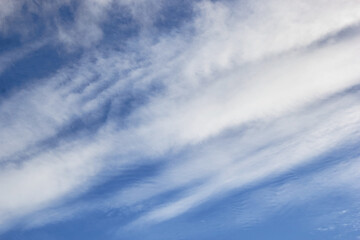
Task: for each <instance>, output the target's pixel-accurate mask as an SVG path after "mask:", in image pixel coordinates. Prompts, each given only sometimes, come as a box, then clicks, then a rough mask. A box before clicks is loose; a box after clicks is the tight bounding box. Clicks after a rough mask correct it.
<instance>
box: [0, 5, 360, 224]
mask: <svg viewBox="0 0 360 240" xmlns="http://www.w3.org/2000/svg"><path fill="white" fill-rule="evenodd" d="M3 2H4V3H3V4H4V6H6V7H5V8H4V9H3V10H1V11H0V17H1V18H2V19H4V22H6V24H7V25H9V26H14V31H19V32H23V30H22V28H23V27H24V26H22V25H21V24H19V19H22V20H21V21H23V20H24V19H25V20H26V17H27V16H21V14H20V11H21V8H22V7H24V6H27V7H28V10H27V11H28V12H29V13H34V14H37V15H39V16H40V17H41V18H44V19H47V20H48V21H49V22H45V25H49V26H50V27H49V26H43V28H44V29H45V30H44V31H45V32H46V34H45V35H46V36H49V39H55V41H56V43H55V45H58V44H59V43H60V45H61V46H62V47H61V49H62V50H64V52H66V51H65V50H71V51H77V50H79V49H84V48H85V49H87V50H86V52H85V53H83V54H82V55H81V57H80V58H79V59H78V60H76V61H75V62H72V63H69V64H67V65H65V66H64V67H61V68H59V69H58V70H57V71H56V72H53V73H51V74H50V75H49V76H48V77H46V78H44V79H42V80H41V81H40V82H41V84H38V82H36V83H33V84H29V85H27V86H26V88H19V89H17V90H16V91H14V93H12V94H11V95H10V96H8V97H6V98H4V99H3V100H2V101H1V103H0V161H1V162H0V164H1V165H0V166H1V168H0V196H1V198H0V216H1V217H0V224H1V225H2V226H3V228H6V227H7V226H10V225H11V224H12V223H14V222H17V221H20V220H21V219H26V217H27V216H37V217H38V221H37V220H36V218H35V220H34V222H35V224H33V225H42V224H44V223H46V222H48V221H57V220H59V219H60V220H61V219H67V218H69V217H72V216H73V214H72V213H74V212H83V211H92V210H93V209H97V208H101V207H102V206H105V205H106V206H107V207H110V208H120V207H128V208H134V209H135V208H136V205H137V204H139V203H145V202H147V201H149V200H150V199H153V198H156V197H159V196H161V195H162V194H164V193H168V192H171V191H179V194H178V195H177V196H176V197H174V198H169V199H165V200H162V201H160V202H157V203H156V204H149V205H147V206H148V208H147V209H142V210H141V214H142V215H141V216H140V217H139V218H138V219H137V220H136V221H135V222H134V223H135V225H136V224H138V223H157V222H161V221H164V220H167V219H170V218H174V217H177V216H179V215H181V214H183V213H185V212H187V211H189V210H191V209H192V208H194V207H196V206H199V205H200V204H201V203H203V202H205V201H208V200H211V199H214V198H215V197H216V196H218V195H224V196H225V195H226V194H229V193H230V192H232V191H239V190H241V189H244V188H245V187H248V186H252V185H256V184H259V183H261V182H264V181H265V180H268V179H271V178H273V177H275V176H279V175H281V174H284V173H286V172H288V171H290V170H293V169H296V168H298V167H300V166H304V165H305V164H309V163H312V162H314V161H316V159H317V157H318V156H319V155H321V154H324V153H326V152H328V151H329V149H332V148H335V147H337V146H339V145H341V144H344V143H347V142H348V141H350V140H352V139H353V138H357V137H358V134H359V127H360V126H359V118H360V112H359V109H358V107H357V102H358V101H359V99H358V98H357V96H356V94H354V92H356V90H354V89H352V88H354V86H356V85H357V84H359V77H360V70H359V68H358V64H357V63H358V62H359V60H360V59H359V56H360V47H359V46H358V42H359V34H358V27H357V24H358V22H359V20H360V12H359V7H358V2H357V1H347V2H343V1H332V2H328V1H317V2H313V1H293V2H286V1H278V0H271V1H241V2H236V1H224V2H220V1H215V2H213V1H199V2H194V3H192V9H193V14H194V16H193V18H191V21H184V22H183V23H182V24H181V25H180V26H176V28H174V29H171V31H169V32H166V33H161V32H156V31H154V33H153V32H152V30H154V29H156V21H157V19H158V15H159V13H160V12H161V11H163V10H164V8H166V7H167V6H168V5H167V4H166V3H164V2H163V1H156V2H155V1H125V0H124V1H120V0H119V1H114V0H106V1H99V0H97V1H95V0H87V1H81V2H79V3H78V4H74V3H73V2H70V1H69V2H59V1H55V2H51V3H47V2H46V3H43V4H42V3H38V4H36V1H33V2H31V1H19V2H17V3H16V4H15V3H12V2H7V1H3ZM186 4H189V3H186ZM61 11H65V12H61ZM59 14H60V15H59ZM61 14H68V15H69V16H67V17H68V18H69V19H70V20H68V21H69V22H64V21H62V20H61ZM111 14H115V15H116V14H118V15H119V16H120V15H121V14H122V15H121V16H120V17H119V18H122V17H124V16H126V17H124V19H125V18H126V19H130V20H128V21H131V24H132V25H131V27H132V31H134V32H137V34H134V35H133V36H131V37H127V36H124V39H125V41H120V40H119V43H116V41H114V40H113V39H112V40H111V41H110V40H108V39H107V38H106V37H107V35H106V34H108V33H107V32H106V31H105V30H104V28H105V25H106V24H107V23H108V22H107V21H109V16H112V15H111ZM52 15H54V16H52ZM334 15H336V16H337V17H336V18H334ZM49 19H50V20H49ZM124 19H122V20H124ZM33 24H34V23H32V22H31V23H29V26H30V27H29V28H30V30H29V31H31V29H32V28H36V27H34V26H33ZM116 24H117V23H115V24H113V25H109V26H111V27H114V29H115V30H114V31H121V27H119V28H116ZM51 27H54V29H52V28H51ZM5 28H6V27H5V25H4V26H3V24H2V25H1V30H2V33H3V34H5V35H6V34H9V31H10V30H8V29H5ZM17 28H18V29H17ZM139 29H140V30H139ZM27 32H28V31H27ZM26 41H29V42H30V43H29V45H28V46H30V47H24V48H23V49H22V50H21V51H20V50H19V51H16V50H15V51H13V52H7V53H4V55H3V56H2V58H0V63H4V64H2V66H0V73H1V70H3V69H5V68H6V66H7V65H8V64H9V63H10V62H11V63H12V62H16V61H17V60H18V59H21V58H22V57H23V56H24V55H25V54H26V53H28V52H29V51H31V50H32V49H34V48H36V47H38V46H39V45H41V44H40V43H36V44H33V43H31V41H30V40H26ZM107 41H110V42H111V44H112V45H109V44H108V43H109V42H107ZM101 43H102V44H103V45H102V44H101ZM351 89H352V90H351ZM155 163H161V164H162V167H161V170H160V172H159V173H158V174H157V175H155V176H152V177H151V178H150V179H149V178H146V177H143V178H142V176H139V178H140V180H139V182H138V183H136V184H133V185H131V186H129V187H128V188H122V189H121V190H116V191H112V192H110V193H109V195H108V196H107V197H105V198H104V199H101V200H96V201H95V202H94V201H93V200H92V201H89V202H87V201H86V200H81V201H84V202H85V203H84V206H86V207H76V206H78V205H76V204H75V205H69V206H67V204H66V203H67V201H68V200H69V199H76V197H79V198H81V195H82V194H83V193H85V192H86V191H89V190H90V189H92V187H93V186H95V185H96V184H100V183H102V182H103V181H106V180H107V179H108V178H109V177H110V176H114V175H121V174H123V171H122V169H124V168H125V167H129V166H142V165H145V164H155ZM349 169H350V168H349ZM330 171H331V173H328V172H325V173H321V174H322V175H327V174H329V175H331V174H332V173H333V170H330ZM346 171H348V170H346ZM341 172H343V171H342V170H341ZM322 175H319V178H321V176H322ZM349 176H350V174H349ZM352 176H353V177H354V178H353V177H351V179H355V178H358V176H357V174H356V173H354V174H352ZM315 178H316V177H315ZM316 181H317V180H316ZM316 181H315V182H316ZM349 181H351V180H349ZM311 184H314V183H311ZM309 191H310V192H312V190H311V189H310V190H309ZM54 206H59V209H67V210H66V213H67V214H64V215H62V214H58V212H57V211H56V210H55V211H54V210H49V211H52V213H53V214H50V215H51V216H54V217H53V218H52V217H48V218H47V217H43V216H44V215H45V216H46V215H47V213H49V212H47V209H48V208H50V209H51V208H52V207H54ZM74 206H75V207H74ZM59 211H60V210H59ZM37 212H40V213H43V214H44V215H41V214H40V215H32V214H35V213H37ZM25 222H27V220H25ZM36 223H38V224H36ZM134 223H133V224H134ZM27 224H28V225H29V223H27ZM30 225H31V224H30Z"/></svg>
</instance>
